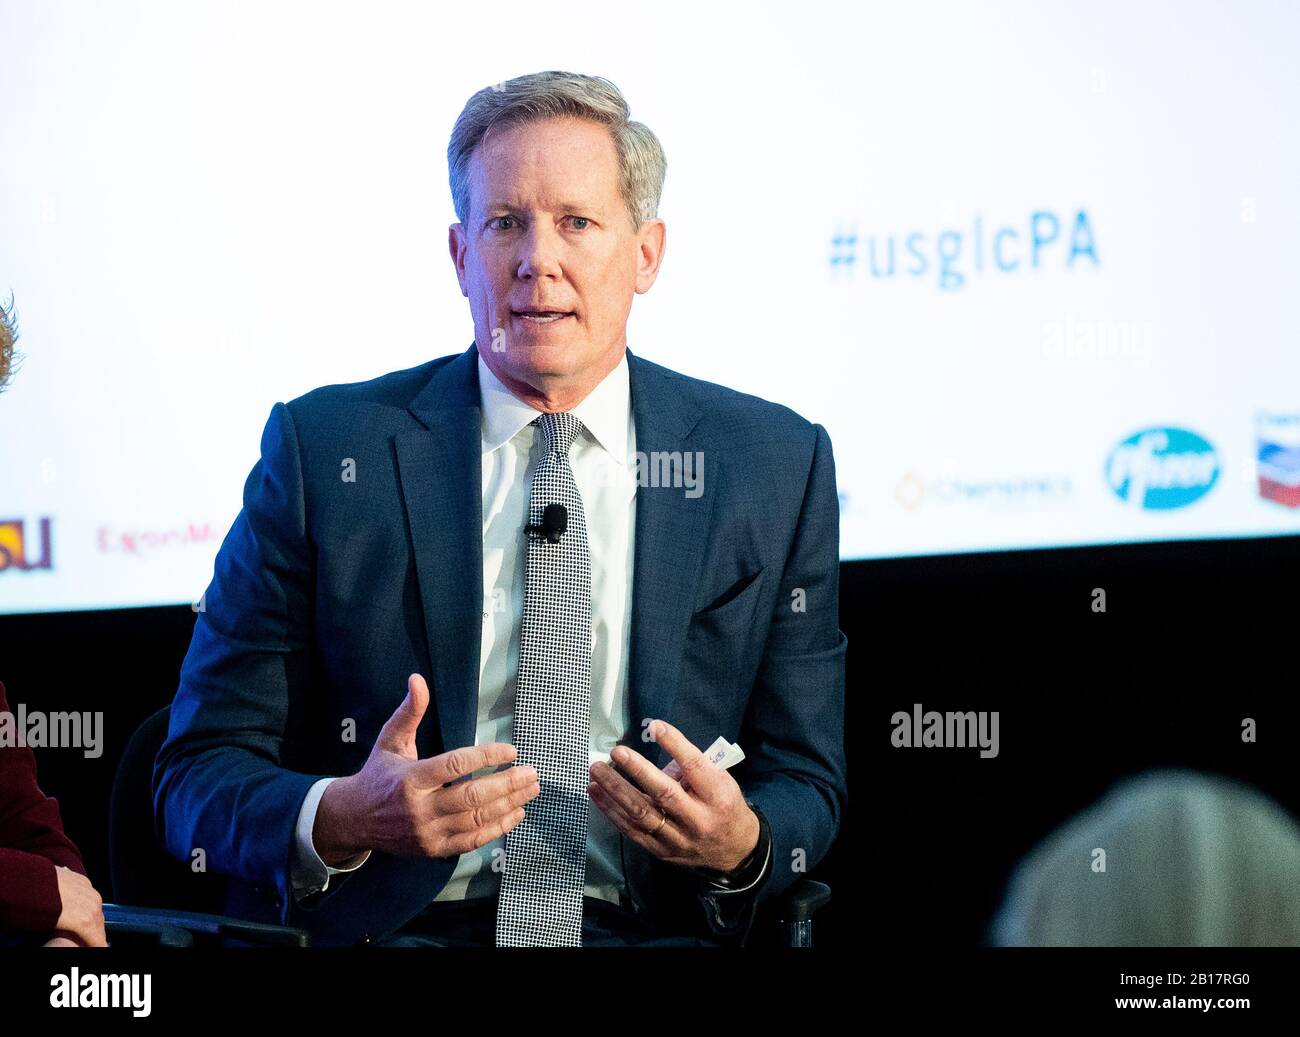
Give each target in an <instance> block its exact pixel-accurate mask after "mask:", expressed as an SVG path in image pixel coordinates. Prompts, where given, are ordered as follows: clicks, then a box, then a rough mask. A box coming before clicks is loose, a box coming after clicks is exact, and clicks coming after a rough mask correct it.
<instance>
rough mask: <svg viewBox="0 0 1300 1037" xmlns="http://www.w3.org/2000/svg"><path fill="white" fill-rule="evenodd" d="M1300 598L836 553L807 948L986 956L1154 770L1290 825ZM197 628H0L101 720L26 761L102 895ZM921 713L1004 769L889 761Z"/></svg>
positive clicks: (21, 658)
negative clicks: (1205, 783)
mask: <svg viewBox="0 0 1300 1037" xmlns="http://www.w3.org/2000/svg"><path fill="white" fill-rule="evenodd" d="M1297 587H1300V538H1297V537H1286V538H1267V539H1250V540H1222V541H1195V542H1186V543H1165V544H1139V545H1124V546H1113V547H1095V548H1071V549H1060V550H1048V551H1023V552H1000V553H996V554H982V555H957V556H943V557H928V558H912V559H898V560H889V561H871V562H849V563H845V564H844V565H843V566H842V567H841V588H840V599H841V600H840V612H841V627H842V628H843V630H844V632H845V634H846V635H847V637H848V640H849V652H848V694H847V709H846V730H847V733H848V734H847V738H848V746H847V752H848V759H849V789H850V807H849V811H848V813H847V814H846V816H845V819H844V825H843V827H842V829H841V833H840V837H839V839H838V841H837V843H836V845H835V847H834V848H833V849H832V851H831V853H830V855H829V856H828V857H827V859H826V860H825V861H824V862H822V864H821V865H820V866H819V867H818V868H816V869H814V870H813V872H812V873H811V875H812V877H814V878H820V879H822V880H824V881H826V882H828V883H830V885H831V886H832V888H833V891H834V893H833V900H832V903H831V905H830V907H829V908H827V909H826V910H825V912H824V913H823V914H822V915H819V921H818V924H817V933H818V943H821V944H823V945H830V946H844V947H847V946H848V945H849V944H850V943H858V942H859V941H861V940H862V939H864V938H866V939H869V940H870V942H871V943H872V944H873V945H876V946H879V945H880V944H882V943H884V944H887V945H888V944H903V945H912V946H918V947H919V946H920V945H927V946H931V947H934V946H935V945H940V946H949V947H961V946H967V947H969V946H973V945H975V944H977V943H978V942H979V941H980V939H981V937H982V934H983V932H984V929H985V926H986V924H987V922H988V919H989V916H990V914H991V912H992V911H993V910H994V908H995V907H996V905H997V903H998V900H999V898H1000V896H1001V893H1002V888H1003V885H1004V883H1005V880H1006V878H1007V876H1008V873H1009V871H1010V869H1011V868H1012V867H1013V866H1014V864H1015V862H1016V860H1017V859H1018V858H1019V857H1020V855H1021V854H1023V853H1024V852H1025V851H1026V850H1028V849H1029V848H1030V847H1031V846H1032V845H1033V844H1034V843H1035V842H1036V841H1037V840H1038V839H1040V838H1041V837H1042V836H1043V835H1045V834H1046V833H1047V832H1048V831H1050V830H1051V829H1052V828H1053V827H1055V826H1056V825H1057V824H1060V823H1061V822H1063V821H1065V820H1067V819H1068V818H1069V817H1070V816H1071V815H1072V814H1073V813H1075V812H1076V811H1078V810H1080V809H1082V808H1083V807H1085V806H1087V805H1088V804H1089V803H1090V802H1092V801H1093V800H1095V799H1096V798H1097V797H1098V796H1099V795H1101V794H1102V793H1103V792H1104V791H1105V790H1106V788H1107V787H1108V786H1109V785H1110V784H1112V783H1113V782H1114V781H1115V780H1116V779H1117V778H1119V777H1122V776H1124V775H1127V774H1131V773H1135V772H1137V771H1140V770H1143V769H1146V768H1148V767H1152V766H1160V765H1176V766H1193V767H1199V768H1204V769H1208V770H1213V771H1216V772H1219V773H1224V774H1229V775H1233V776H1237V777H1241V778H1244V779H1246V780H1249V781H1251V782H1253V783H1254V784H1256V785H1257V786H1259V787H1260V788H1262V789H1263V790H1264V791H1265V792H1268V793H1269V794H1271V795H1273V796H1274V797H1276V798H1277V799H1278V800H1279V801H1281V802H1282V803H1283V804H1284V805H1286V806H1287V807H1288V808H1290V809H1291V810H1292V811H1293V812H1295V813H1300V768H1298V767H1297V765H1296V757H1297V754H1296V740H1295V734H1296V731H1297V728H1296V720H1297V713H1298V712H1300V711H1298V710H1297V709H1296V706H1295V700H1296V688H1297V686H1298V684H1300V682H1298V681H1297V670H1298V668H1300V609H1297V604H1296V602H1297ZM1095 588H1102V589H1104V590H1105V593H1106V611H1105V612H1104V613H1102V612H1096V611H1094V609H1093V602H1094V593H1093V591H1094V589H1095ZM194 619H195V615H194V613H193V611H192V610H191V609H190V607H189V606H188V605H185V606H179V607H166V608H145V609H126V610H120V611H98V612H81V613H46V614H39V615H30V616H0V681H3V682H4V683H5V685H6V687H7V689H8V698H9V702H10V705H11V707H12V706H16V704H17V703H18V702H25V703H26V704H27V707H28V708H29V709H47V710H103V711H104V713H105V731H104V743H105V745H104V752H103V755H102V756H101V757H100V758H99V759H96V760H87V759H84V758H83V756H82V754H81V753H80V752H79V751H75V750H66V749H60V750H52V751H51V750H45V751H38V752H37V758H38V765H39V768H40V779H41V784H42V787H43V788H44V789H45V791H46V792H47V793H48V794H50V795H53V796H55V797H57V798H58V800H59V804H60V808H61V810H62V813H63V817H64V823H65V826H66V827H67V829H68V832H69V834H70V835H71V836H72V837H73V839H75V840H76V842H77V843H78V845H79V846H80V848H81V850H82V853H83V855H84V857H85V859H86V863H87V866H88V868H89V870H90V873H91V878H92V880H93V881H94V882H95V885H96V887H97V888H99V889H100V890H101V892H103V893H104V894H105V898H106V899H111V895H110V890H111V884H110V881H109V868H108V859H107V846H106V840H107V817H108V802H109V793H110V789H111V783H112V778H113V773H114V770H115V767H116V764H117V760H118V757H119V756H120V754H121V752H122V749H123V747H124V746H125V743H126V741H127V739H128V738H129V737H130V735H131V733H132V732H133V731H134V730H135V727H136V726H137V725H138V724H139V723H140V721H142V720H143V719H144V718H145V717H146V716H148V715H149V714H150V713H152V712H153V711H154V710H156V709H157V708H159V707H160V706H162V705H164V704H166V703H167V702H168V701H170V698H171V696H172V694H173V693H174V691H175V687H176V681H177V675H178V672H179V669H180V664H181V661H182V659H183V658H184V655H185V651H186V648H187V647H188V644H189V638H190V634H191V631H192V629H193V624H194ZM917 702H919V703H921V704H922V705H923V706H924V708H925V709H927V710H929V709H935V710H948V709H961V710H998V711H999V713H1000V721H1001V730H1000V751H999V754H998V756H997V757H996V758H994V759H980V758H979V755H978V753H977V752H976V751H974V750H958V751H939V752H936V751H933V750H924V749H902V748H897V749H896V748H893V747H892V746H891V745H890V742H889V738H888V736H889V734H890V731H891V724H890V717H891V715H892V714H893V713H894V712H895V711H896V710H904V711H910V710H911V708H912V705H913V704H914V703H917ZM1246 716H1251V717H1254V718H1255V719H1256V720H1257V722H1258V726H1259V739H1258V742H1257V743H1255V744H1253V745H1248V744H1243V743H1242V741H1241V738H1240V730H1241V728H1240V724H1241V720H1242V718H1243V717H1246ZM850 920H852V921H853V922H854V923H855V924H856V925H859V926H861V928H858V929H855V930H854V934H853V935H852V936H850V931H849V923H850ZM863 934H866V935H865V937H864V935H863Z"/></svg>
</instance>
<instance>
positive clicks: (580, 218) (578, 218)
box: [573, 216, 591, 230]
mask: <svg viewBox="0 0 1300 1037" xmlns="http://www.w3.org/2000/svg"><path fill="white" fill-rule="evenodd" d="M590 222H591V220H590V219H589V218H588V217H586V216H575V217H573V224H574V227H575V228H577V229H578V230H586V229H587V224H588V223H590ZM579 223H581V224H582V226H581V227H578V224H579Z"/></svg>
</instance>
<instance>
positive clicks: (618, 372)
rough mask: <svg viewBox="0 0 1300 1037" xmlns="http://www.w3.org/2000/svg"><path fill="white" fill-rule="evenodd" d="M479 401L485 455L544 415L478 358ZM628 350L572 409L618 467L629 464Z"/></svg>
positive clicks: (629, 398)
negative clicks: (502, 381) (481, 411)
mask: <svg viewBox="0 0 1300 1037" xmlns="http://www.w3.org/2000/svg"><path fill="white" fill-rule="evenodd" d="M478 385H479V399H480V404H481V406H482V408H483V420H482V443H483V453H484V454H490V453H491V452H492V451H493V450H496V449H497V448H498V447H500V446H501V445H502V444H504V443H508V442H509V441H510V440H512V439H514V438H515V436H517V435H518V434H519V433H520V431H522V430H523V429H524V428H526V427H527V426H528V423H529V422H531V421H532V420H533V419H534V418H536V417H537V416H538V415H539V414H541V413H542V412H541V411H539V410H538V409H537V408H536V407H534V406H532V405H531V404H528V403H524V401H523V400H521V399H519V398H518V397H517V396H515V395H514V394H513V393H512V392H511V391H510V390H509V389H507V388H506V387H505V386H504V385H503V384H502V383H501V380H500V379H499V378H497V376H496V375H495V374H493V373H492V370H491V369H490V368H489V367H488V366H487V364H485V363H484V362H483V357H482V356H480V357H479V358H478ZM631 398H632V397H631V388H630V383H629V380H628V369H627V351H626V350H624V351H623V355H622V357H620V358H619V361H618V366H617V367H615V368H614V370H612V371H610V372H609V374H607V375H606V376H605V377H604V378H603V379H601V381H600V383H599V384H598V385H597V386H596V388H594V389H592V390H591V392H590V393H588V394H587V396H586V398H585V399H584V400H583V401H582V402H581V403H579V404H578V405H577V406H576V407H574V408H573V412H572V413H573V415H574V417H576V418H577V419H578V420H579V421H581V422H582V424H583V426H584V427H585V428H586V430H587V431H588V432H590V433H591V435H592V436H593V437H594V438H595V440H596V442H597V443H598V444H599V445H600V446H601V447H603V448H604V450H605V451H606V453H608V454H609V455H610V457H612V458H613V459H614V460H615V461H616V462H617V463H618V464H620V465H623V466H625V467H626V465H627V425H628V413H629V411H630V410H631Z"/></svg>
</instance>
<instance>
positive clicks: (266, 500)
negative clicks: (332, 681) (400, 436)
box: [154, 403, 329, 922]
mask: <svg viewBox="0 0 1300 1037" xmlns="http://www.w3.org/2000/svg"><path fill="white" fill-rule="evenodd" d="M314 585H315V550H314V547H313V546H312V544H311V543H310V540H309V537H308V534H307V521H306V502H305V495H304V489H303V475H302V466H301V459H300V453H299V448H298V440H297V432H296V429H295V426H294V421H293V415H292V413H291V412H290V409H289V408H288V407H287V406H285V405H284V404H283V403H277V404H276V405H275V406H274V407H273V408H272V410H271V416H270V418H269V419H268V420H267V423H266V428H265V430H264V432H263V434H262V456H261V459H260V460H259V461H258V462H257V464H256V465H254V467H253V470H252V471H251V472H250V473H249V476H248V479H247V481H246V482H245V484H244V506H243V509H242V510H241V511H240V513H239V515H238V517H236V519H235V522H234V525H233V526H231V529H230V532H229V533H228V534H227V535H226V539H225V541H224V542H223V543H222V545H221V549H220V550H219V551H218V553H217V559H216V564H215V567H214V572H213V578H212V582H211V584H209V586H208V589H207V591H206V593H205V594H204V596H203V599H202V606H201V608H200V610H199V614H198V619H197V621H196V623H195V626H194V636H193V639H192V640H191V642H190V647H189V651H188V653H187V654H186V656H185V662H184V664H183V665H182V667H181V676H180V687H179V688H178V690H177V692H176V697H175V700H174V701H173V702H172V709H171V723H170V728H169V730H168V736H167V740H166V741H165V742H164V743H163V746H162V749H161V750H160V751H159V753H158V758H157V760H156V761H155V763H154V814H155V820H156V822H157V825H158V831H159V835H160V837H161V838H162V841H163V843H164V845H165V846H166V847H167V850H168V851H169V852H170V853H171V854H172V855H173V856H175V857H177V858H179V859H181V860H184V861H191V860H193V859H194V855H195V852H196V851H199V850H201V851H203V854H204V856H205V858H206V867H207V868H208V870H211V871H216V872H219V873H221V874H225V875H233V876H237V877H239V878H241V879H244V880H247V881H249V882H254V883H261V884H266V885H270V886H273V887H274V888H275V890H276V891H277V893H278V905H279V908H280V916H281V920H282V921H284V922H287V921H288V917H289V911H290V909H291V907H292V904H293V894H292V891H291V879H290V861H291V857H292V852H293V846H294V834H295V825H296V822H297V818H298V814H299V811H300V809H301V807H302V804H303V801H304V800H305V799H306V797H307V792H308V790H309V789H310V788H311V787H312V785H313V784H315V783H316V782H317V781H318V780H320V779H321V778H323V777H328V776H329V775H320V774H301V773H297V772H295V771H292V770H290V769H288V768H286V767H285V766H283V763H282V761H283V756H284V748H285V744H286V739H287V737H288V732H289V722H290V718H291V716H293V715H295V714H296V713H297V712H300V711H301V710H302V708H303V700H304V699H305V698H306V696H308V695H309V694H310V691H311V689H310V687H309V683H310V673H311V651H312V631H313V621H314V599H313V589H314Z"/></svg>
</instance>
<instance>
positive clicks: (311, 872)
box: [289, 778, 370, 900]
mask: <svg viewBox="0 0 1300 1037" xmlns="http://www.w3.org/2000/svg"><path fill="white" fill-rule="evenodd" d="M337 780H338V779H337V778H321V780H320V781H318V782H316V784H315V785H313V786H312V787H311V788H309V789H308V790H307V797H306V798H305V799H304V800H303V801H302V807H301V808H299V810H298V825H297V828H296V829H295V838H294V854H293V861H292V863H291V866H290V869H289V875H290V881H291V882H292V884H293V894H294V896H295V897H296V898H297V899H299V900H302V899H303V898H304V897H307V896H309V895H311V894H312V893H323V892H324V891H325V890H327V889H329V885H330V877H331V876H333V875H341V874H343V873H345V872H350V871H356V870H357V869H358V868H359V867H361V865H363V864H365V863H366V861H367V860H368V859H369V857H370V851H369V850H366V851H365V852H364V853H359V854H357V855H356V856H355V857H351V858H349V859H348V860H346V861H344V862H343V864H342V866H340V867H337V868H335V867H331V866H330V865H328V864H326V863H325V862H324V861H323V860H321V858H320V854H318V853H317V852H316V846H315V844H314V843H313V842H312V837H311V835H312V830H313V829H314V828H315V827H316V810H317V809H318V808H319V807H320V801H321V797H322V796H323V795H325V789H326V788H327V787H328V786H329V783H330V782H331V781H337Z"/></svg>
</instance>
